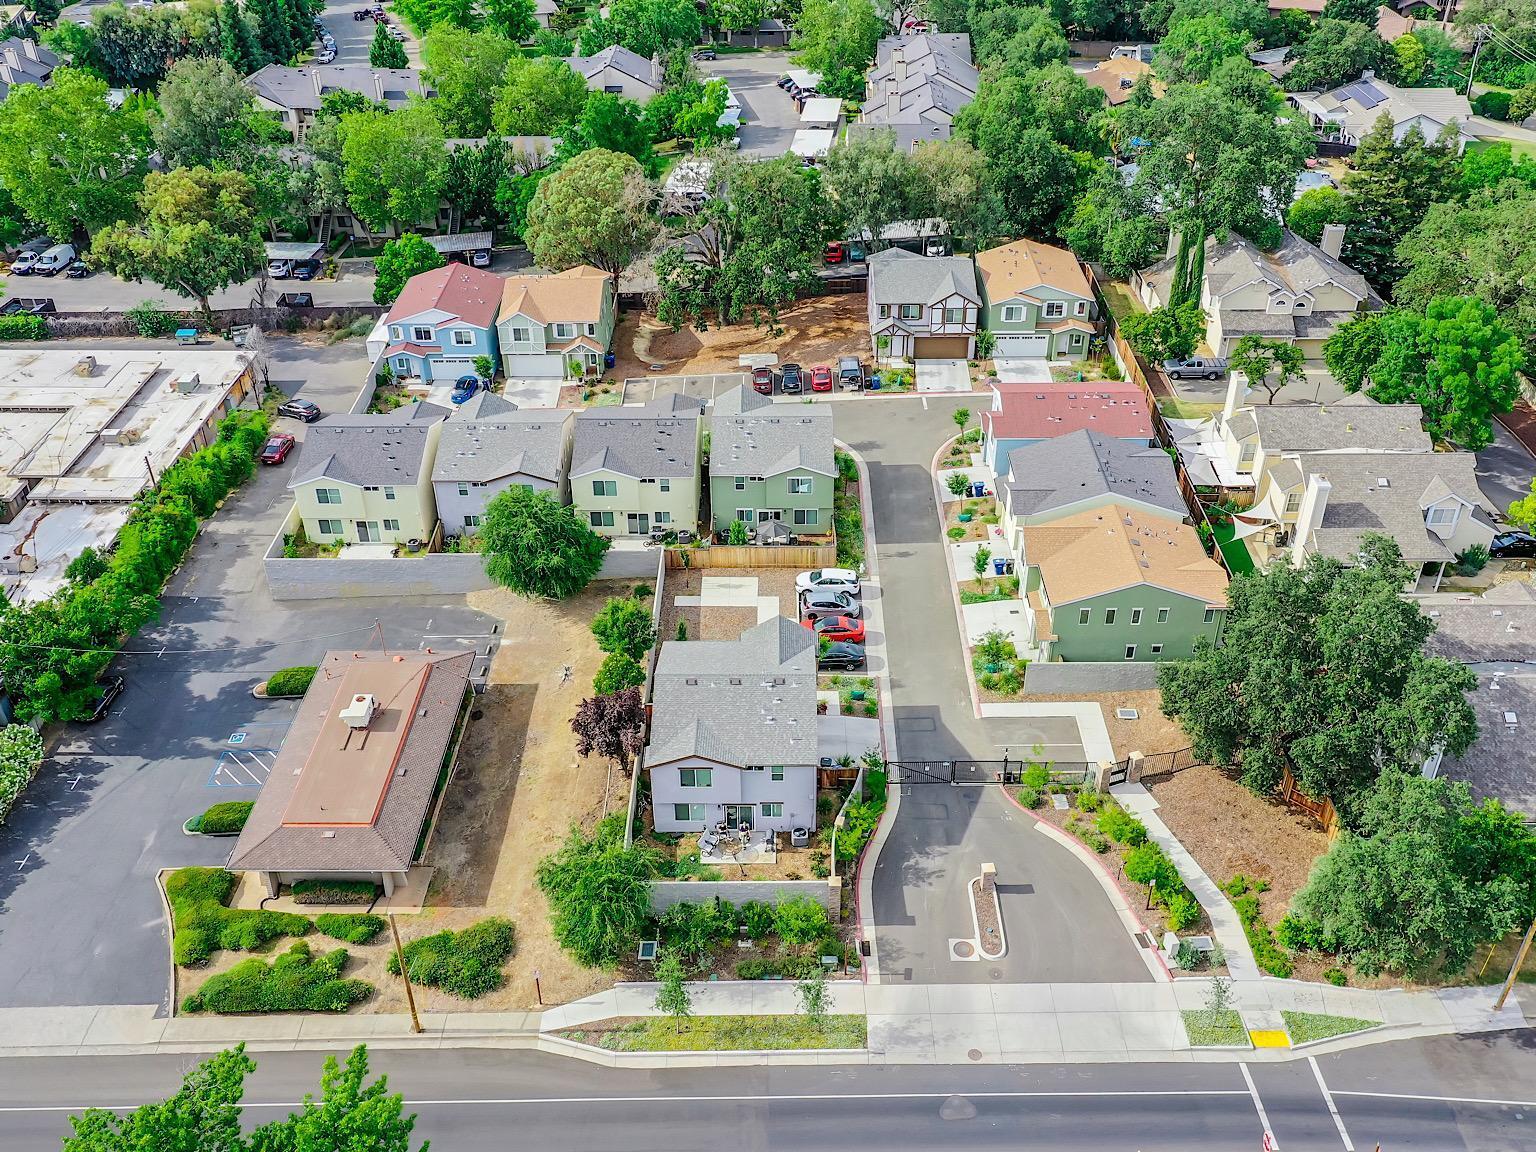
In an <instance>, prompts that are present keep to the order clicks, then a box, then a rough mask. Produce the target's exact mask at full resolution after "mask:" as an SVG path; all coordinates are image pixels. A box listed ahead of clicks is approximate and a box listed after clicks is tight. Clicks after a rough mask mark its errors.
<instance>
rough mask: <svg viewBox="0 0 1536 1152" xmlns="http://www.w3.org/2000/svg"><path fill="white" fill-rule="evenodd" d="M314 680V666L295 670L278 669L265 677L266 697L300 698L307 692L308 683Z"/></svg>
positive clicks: (306, 665) (305, 666) (310, 665)
mask: <svg viewBox="0 0 1536 1152" xmlns="http://www.w3.org/2000/svg"><path fill="white" fill-rule="evenodd" d="M314 678H315V665H313V664H305V665H300V666H299V667H296V668H280V669H278V670H277V671H276V672H274V673H272V675H271V676H269V677H267V695H268V696H302V695H304V693H306V692H308V691H309V682H310V681H311V680H313V679H314Z"/></svg>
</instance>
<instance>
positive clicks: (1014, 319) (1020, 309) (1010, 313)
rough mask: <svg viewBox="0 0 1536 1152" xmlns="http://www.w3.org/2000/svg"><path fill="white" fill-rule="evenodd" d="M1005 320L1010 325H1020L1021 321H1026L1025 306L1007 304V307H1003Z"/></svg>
mask: <svg viewBox="0 0 1536 1152" xmlns="http://www.w3.org/2000/svg"><path fill="white" fill-rule="evenodd" d="M1003 319H1004V320H1005V321H1006V322H1007V323H1009V324H1016V323H1018V322H1019V321H1020V320H1022V319H1024V305H1022V304H1005V305H1003Z"/></svg>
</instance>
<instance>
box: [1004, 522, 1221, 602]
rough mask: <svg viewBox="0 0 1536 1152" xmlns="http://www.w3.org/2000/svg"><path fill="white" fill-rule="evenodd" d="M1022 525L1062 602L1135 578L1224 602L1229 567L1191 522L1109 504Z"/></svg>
mask: <svg viewBox="0 0 1536 1152" xmlns="http://www.w3.org/2000/svg"><path fill="white" fill-rule="evenodd" d="M1023 531H1024V557H1025V560H1026V562H1027V563H1028V564H1030V565H1031V566H1033V567H1037V568H1039V569H1040V575H1041V578H1042V580H1043V581H1044V582H1045V591H1046V595H1047V596H1048V597H1049V598H1050V601H1051V603H1052V604H1053V605H1056V606H1058V607H1059V606H1060V605H1062V604H1071V603H1073V602H1074V601H1077V600H1086V599H1088V598H1089V597H1092V596H1102V595H1104V594H1105V593H1107V592H1117V591H1119V590H1120V589H1122V588H1131V587H1134V586H1136V585H1138V584H1150V585H1152V586H1153V587H1156V588H1165V589H1167V590H1168V591H1170V592H1181V593H1183V594H1184V595H1186V596H1192V597H1194V598H1195V599H1196V600H1202V601H1204V602H1205V603H1206V604H1209V605H1213V606H1217V607H1224V606H1225V605H1226V603H1227V576H1226V573H1225V572H1223V571H1222V569H1221V565H1219V564H1217V563H1216V561H1214V560H1212V559H1211V558H1210V557H1209V556H1207V555H1206V554H1205V548H1204V547H1203V546H1202V545H1201V543H1200V537H1199V536H1198V535H1197V534H1196V532H1195V530H1194V528H1192V527H1190V526H1189V525H1188V524H1175V523H1172V522H1171V521H1168V520H1165V519H1162V518H1159V517H1153V516H1145V515H1142V514H1141V513H1139V512H1132V511H1130V510H1129V509H1127V508H1126V507H1124V506H1123V505H1120V504H1110V505H1107V506H1105V507H1102V508H1097V509H1094V510H1092V511H1089V512H1082V513H1079V514H1078V515H1076V516H1069V517H1066V518H1065V519H1062V520H1056V521H1053V522H1052V523H1051V524H1049V525H1039V526H1026V527H1025V528H1024V530H1023Z"/></svg>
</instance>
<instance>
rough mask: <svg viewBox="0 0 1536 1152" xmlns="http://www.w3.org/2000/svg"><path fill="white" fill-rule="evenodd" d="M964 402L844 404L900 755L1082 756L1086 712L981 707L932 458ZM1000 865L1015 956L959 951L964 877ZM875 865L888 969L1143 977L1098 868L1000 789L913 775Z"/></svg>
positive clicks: (881, 944) (880, 942)
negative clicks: (982, 712)
mask: <svg viewBox="0 0 1536 1152" xmlns="http://www.w3.org/2000/svg"><path fill="white" fill-rule="evenodd" d="M954 407H955V404H953V403H950V402H946V401H943V400H936V401H935V402H933V403H932V404H931V406H930V407H928V408H925V407H924V406H923V405H922V404H920V403H918V402H916V401H885V402H880V403H860V404H838V405H836V406H834V409H833V411H834V413H835V421H836V429H837V435H838V437H839V438H840V439H842V440H844V441H846V442H847V443H849V444H850V445H851V446H852V447H853V448H854V449H856V450H857V451H858V452H860V453H861V454H862V455H863V456H864V458H865V460H866V461H867V462H868V465H869V472H870V484H871V486H872V487H873V490H874V512H875V533H876V537H877V539H878V547H879V560H880V576H881V597H882V600H881V607H882V611H883V614H884V622H885V634H886V644H887V654H888V657H889V660H890V666H891V698H892V700H891V702H892V720H893V723H894V727H895V735H896V749H895V751H894V753H893V758H894V759H897V760H900V761H918V760H955V759H966V758H971V759H978V760H992V759H1000V758H1001V757H1002V755H1003V751H1004V749H1005V748H1006V749H1008V750H1009V752H1010V753H1011V755H1013V756H1015V757H1017V756H1018V755H1019V754H1020V753H1021V752H1026V753H1027V752H1028V751H1029V750H1030V749H1031V748H1032V747H1033V746H1034V745H1036V744H1040V745H1043V746H1045V755H1047V756H1049V757H1050V758H1052V759H1055V760H1058V761H1072V760H1081V759H1082V758H1083V753H1082V748H1081V744H1080V743H1079V738H1078V735H1077V730H1076V724H1075V723H1074V722H1072V721H1070V720H1061V719H1056V718H1048V719H1045V720H1036V719H1031V718H1024V717H1014V718H1007V719H1003V718H988V719H985V720H979V719H977V718H976V717H975V716H974V714H973V713H972V710H971V700H970V693H969V690H968V688H967V685H966V676H965V667H964V664H963V659H964V656H963V652H962V649H961V646H960V642H959V638H958V636H957V634H956V623H955V617H954V611H953V609H952V608H951V591H950V584H949V576H948V572H947V570H946V568H945V564H944V551H943V548H944V545H943V542H942V541H941V538H940V536H939V534H938V531H937V520H936V518H935V508H934V495H933V483H932V480H931V479H930V477H929V473H928V465H929V463H930V462H931V461H932V458H933V453H934V451H935V450H936V449H937V448H938V446H939V445H940V444H941V443H942V442H943V441H944V440H945V439H946V438H947V437H948V436H949V435H950V434H952V432H953V430H954V422H953V420H952V419H951V412H952V411H953V410H954ZM983 863H995V864H996V865H997V866H998V883H999V891H1000V893H1001V899H1002V908H1003V919H1004V921H1005V924H1006V930H1007V933H1008V939H1009V952H1008V955H1007V956H1006V957H1005V958H1004V959H1003V960H1002V961H1000V962H998V963H995V964H987V963H963V962H956V961H952V960H950V959H949V954H948V953H949V948H948V945H949V941H950V940H951V939H956V938H963V937H969V936H972V935H973V928H972V925H971V917H970V905H969V901H968V899H967V897H966V894H965V886H966V884H967V882H968V881H969V879H970V878H971V877H972V876H975V875H977V874H979V872H980V871H981V865H982V864H983ZM865 867H866V868H867V867H873V868H874V870H875V871H874V876H873V884H872V897H873V904H874V907H873V914H874V920H875V925H876V928H875V937H876V947H877V950H878V954H879V963H880V971H881V973H882V978H883V979H884V980H885V981H886V982H888V983H903V982H912V983H991V982H993V981H997V980H1001V981H1005V982H1020V983H1022V982H1031V981H1064V982H1081V981H1111V980H1112V981H1142V980H1147V979H1149V975H1148V972H1147V969H1146V966H1145V965H1144V964H1143V963H1142V961H1141V958H1140V956H1139V955H1138V954H1137V950H1136V948H1135V946H1134V945H1133V944H1132V942H1131V940H1130V938H1129V937H1128V936H1127V935H1126V932H1125V929H1124V928H1123V927H1122V926H1121V923H1120V920H1119V917H1118V916H1117V914H1116V913H1115V911H1114V908H1113V907H1112V906H1111V904H1110V902H1109V899H1108V897H1106V896H1105V894H1104V892H1103V890H1102V889H1101V888H1100V887H1099V883H1098V880H1097V878H1096V877H1095V876H1094V875H1093V873H1092V872H1090V871H1089V870H1088V869H1087V868H1086V867H1085V866H1084V865H1083V864H1082V863H1081V862H1080V861H1079V860H1078V859H1077V858H1076V857H1075V856H1073V855H1072V853H1071V852H1069V851H1068V850H1067V849H1065V848H1063V847H1061V846H1060V845H1058V844H1056V843H1055V842H1054V841H1052V840H1050V839H1048V838H1046V837H1045V836H1044V835H1042V834H1041V833H1039V832H1037V831H1035V830H1034V828H1033V826H1032V824H1031V823H1030V821H1029V819H1028V817H1026V816H1024V815H1023V814H1022V813H1021V812H1019V810H1018V809H1016V808H1014V807H1013V805H1012V803H1011V802H1010V801H1009V800H1008V799H1007V798H1006V797H1005V796H1003V795H1002V794H1001V792H1000V791H999V790H998V789H997V788H995V787H950V786H948V785H947V784H939V783H931V784H927V783H910V784H905V785H903V786H902V796H901V804H900V807H899V809H898V811H897V815H896V818H895V821H894V823H893V825H892V828H891V834H890V836H889V838H888V839H887V841H886V843H885V846H884V848H883V849H882V851H881V853H880V856H879V858H878V859H877V860H873V861H866V862H865Z"/></svg>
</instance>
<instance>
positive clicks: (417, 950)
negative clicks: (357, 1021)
mask: <svg viewBox="0 0 1536 1152" xmlns="http://www.w3.org/2000/svg"><path fill="white" fill-rule="evenodd" d="M516 943H517V933H516V931H515V930H514V929H513V927H512V921H510V920H508V919H506V918H505V917H502V916H492V917H489V918H488V919H485V920H481V921H480V922H479V923H478V924H472V925H470V926H469V927H468V928H465V929H464V930H463V931H461V932H451V931H450V932H438V933H436V934H435V935H432V936H423V937H421V938H420V939H419V940H412V941H411V942H410V943H409V944H407V945H406V946H405V967H406V971H407V972H409V973H410V976H411V979H412V980H413V981H415V982H416V983H417V984H421V985H424V986H426V987H428V988H437V989H440V990H441V991H443V992H446V993H448V994H449V995H450V996H457V997H458V998H459V999H461V1000H474V999H475V998H476V997H479V996H484V995H485V994H486V993H487V992H494V991H495V990H496V989H497V988H500V987H501V986H502V985H503V984H504V983H506V979H507V977H506V974H505V973H503V972H502V970H501V966H502V965H503V964H505V963H506V961H507V957H509V956H511V955H512V949H513V947H514V946H515V945H516ZM389 971H390V973H391V974H392V975H399V973H400V959H399V957H398V956H396V955H394V954H391V955H390V957H389Z"/></svg>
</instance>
